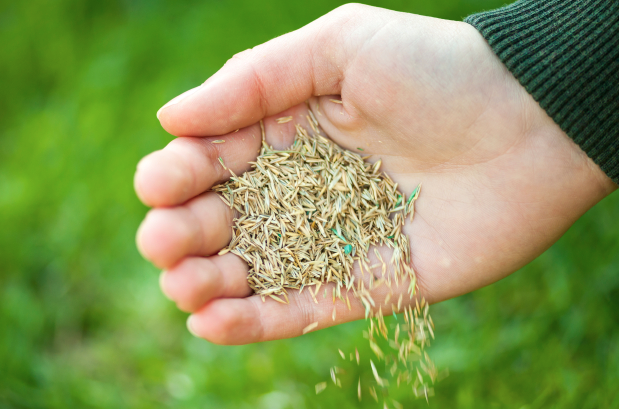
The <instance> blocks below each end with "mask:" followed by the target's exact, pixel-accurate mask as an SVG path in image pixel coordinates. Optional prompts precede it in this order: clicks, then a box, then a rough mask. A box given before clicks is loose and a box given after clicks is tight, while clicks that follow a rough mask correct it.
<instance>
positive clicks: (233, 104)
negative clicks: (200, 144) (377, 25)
mask: <svg viewBox="0 0 619 409" xmlns="http://www.w3.org/2000/svg"><path fill="white" fill-rule="evenodd" d="M368 9H369V10H368ZM372 9H374V8H371V7H368V6H360V5H346V6H343V7H340V8H338V9H336V10H334V11H332V12H331V13H329V14H327V15H325V16H323V17H321V18H319V19H318V20H315V21H314V22H312V23H310V24H308V25H307V26H305V27H303V28H301V29H299V30H296V31H293V32H291V33H288V34H285V35H283V36H281V37H278V38H275V39H273V40H271V41H269V42H267V43H264V44H262V45H259V46H257V47H254V48H252V49H249V50H246V51H243V52H241V53H239V54H237V55H235V56H234V57H232V59H230V60H229V61H228V62H227V63H226V64H225V65H224V66H223V67H222V68H221V69H220V70H219V71H218V72H217V73H215V74H214V75H213V76H212V77H211V78H209V79H208V80H207V81H206V82H205V83H204V84H202V85H201V86H199V87H197V88H194V89H192V90H190V91H187V92H186V93H184V94H182V95H180V96H179V97H176V98H175V99H173V100H172V101H170V102H169V103H168V104H166V105H164V107H163V108H161V109H160V110H159V112H158V113H157V117H158V118H159V120H160V122H161V125H162V126H163V128H164V129H165V130H166V131H168V132H169V133H171V134H173V135H176V136H211V135H222V134H225V133H227V132H231V131H234V130H236V129H239V128H243V127H245V126H248V125H251V124H254V123H256V122H257V121H258V120H260V119H261V118H264V117H265V116H268V115H273V114H276V113H279V112H281V111H283V110H285V109H287V108H290V107H292V106H294V105H297V104H299V103H301V102H303V101H305V100H307V99H308V98H309V97H311V96H318V95H334V94H341V84H342V81H343V78H344V72H345V69H346V66H347V63H348V61H350V60H351V58H350V56H351V55H354V53H355V49H356V48H357V47H358V46H357V45H356V43H357V42H355V41H354V39H355V38H358V37H359V36H358V35H357V34H359V33H358V31H357V30H352V31H354V32H355V33H352V34H354V35H353V36H351V35H349V34H351V33H350V31H351V30H350V28H352V27H355V26H358V23H359V20H360V19H361V20H369V17H371V15H370V10H372ZM361 31H363V30H361ZM351 37H352V41H351ZM361 37H363V36H361Z"/></svg>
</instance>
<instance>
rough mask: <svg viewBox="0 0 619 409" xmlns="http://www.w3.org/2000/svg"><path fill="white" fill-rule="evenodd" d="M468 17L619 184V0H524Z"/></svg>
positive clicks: (539, 98)
mask: <svg viewBox="0 0 619 409" xmlns="http://www.w3.org/2000/svg"><path fill="white" fill-rule="evenodd" d="M464 21H465V22H467V23H469V24H471V25H473V26H474V27H475V28H477V30H479V32H480V33H481V34H482V35H483V36H484V37H485V38H486V40H487V41H488V43H489V44H490V46H491V47H492V49H493V50H494V52H495V53H496V54H497V56H498V57H499V58H500V59H501V61H503V63H504V64H505V65H506V66H507V68H508V69H509V70H510V71H511V72H512V74H513V75H514V76H515V77H516V78H517V79H518V81H520V83H521V84H522V85H523V86H524V87H525V89H526V90H527V91H528V92H529V93H530V94H531V95H532V96H533V98H535V100H536V101H537V102H539V104H540V106H541V107H542V108H543V109H544V110H545V111H546V112H547V113H548V115H549V116H550V117H551V118H552V119H554V121H555V122H556V123H557V124H558V125H559V126H560V127H561V129H563V131H565V133H567V135H569V137H570V138H572V139H573V140H574V142H576V143H577V144H578V145H579V146H580V147H581V148H582V149H583V150H584V151H585V152H586V153H587V155H589V157H590V158H592V159H593V160H594V161H595V163H597V164H598V165H599V166H600V168H602V170H603V171H604V172H605V173H606V174H607V175H608V176H610V178H611V179H613V180H614V181H615V183H617V184H619V0H546V1H544V0H521V1H518V2H516V3H514V4H512V5H510V6H507V7H504V8H501V9H498V10H494V11H489V12H485V13H479V14H474V15H472V16H469V17H467V18H466V19H465V20H464Z"/></svg>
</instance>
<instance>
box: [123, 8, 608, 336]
mask: <svg viewBox="0 0 619 409" xmlns="http://www.w3.org/2000/svg"><path fill="white" fill-rule="evenodd" d="M331 100H336V101H340V100H341V101H342V103H341V104H339V103H336V102H333V101H331ZM305 101H308V103H309V107H310V108H311V109H312V111H313V113H314V115H315V117H316V118H317V120H318V122H319V123H320V126H321V128H322V129H324V131H325V132H326V133H327V134H328V135H329V136H330V137H331V138H332V139H333V140H334V141H335V142H336V143H338V144H339V145H341V146H342V147H344V148H347V149H350V150H353V151H356V152H359V151H358V150H357V148H358V147H361V148H362V149H363V154H368V155H369V154H371V155H373V156H372V158H371V159H370V160H372V161H374V160H378V159H379V158H380V159H382V161H383V170H384V171H385V172H387V173H388V174H389V175H391V177H392V178H393V179H394V180H395V181H396V182H398V183H399V185H400V188H401V190H402V191H403V192H404V193H406V194H409V193H410V192H411V191H412V190H413V189H414V187H415V186H416V185H417V184H418V183H419V182H423V189H422V193H421V196H420V198H419V200H418V201H417V205H416V213H415V218H414V221H413V222H412V223H410V222H409V223H407V225H406V226H405V232H406V233H407V234H408V235H409V237H410V241H411V252H412V264H413V266H414V269H415V271H416V273H417V277H418V282H419V294H420V296H423V297H425V298H426V299H427V300H428V301H429V302H431V303H436V302H439V301H442V300H446V299H449V298H452V297H456V296H458V295H461V294H465V293H467V292H470V291H473V290H475V289H478V288H480V287H483V286H486V285H488V284H491V283H493V282H495V281H497V280H500V279H501V278H503V277H505V276H507V275H509V274H511V273H513V272H514V271H516V270H517V269H519V268H520V267H522V266H524V265H525V264H527V263H529V262H530V261H531V260H533V259H534V258H536V257H537V256H539V255H540V254H541V253H542V252H543V251H545V250H546V249H547V248H548V247H550V246H551V245H552V244H553V243H554V242H555V241H556V240H557V239H559V237H561V235H563V233H565V231H566V230H567V229H568V228H569V227H570V226H571V225H572V224H573V223H574V222H575V221H576V220H577V219H578V218H579V217H580V216H582V215H583V214H584V213H585V212H586V211H587V210H589V209H590V208H591V207H593V206H594V205H595V204H596V203H597V202H599V201H600V200H601V199H603V198H604V197H605V196H607V195H608V194H610V193H611V192H612V191H614V190H615V189H616V188H617V186H616V185H615V184H614V183H613V182H612V180H610V178H608V177H607V176H606V175H605V174H604V173H603V172H602V171H601V170H600V168H599V167H598V166H597V165H595V163H593V161H592V160H591V159H589V158H588V157H587V156H586V154H585V153H584V152H583V151H582V150H581V149H580V148H579V147H578V146H577V145H575V144H574V143H573V142H572V141H571V139H570V138H569V137H568V136H567V135H566V134H565V133H564V132H563V131H562V130H561V129H560V128H559V127H558V126H557V125H556V124H555V123H554V122H553V120H552V119H551V118H549V117H548V115H547V114H546V113H545V111H544V110H543V109H541V108H540V106H539V105H538V104H537V103H536V102H535V101H534V100H533V98H532V97H531V96H530V95H529V94H528V93H527V92H526V91H525V89H524V88H523V87H522V86H521V85H520V84H519V83H518V81H517V80H516V79H515V78H514V77H513V76H512V75H511V74H510V73H509V71H507V70H506V68H505V67H504V65H503V64H502V63H501V61H500V60H499V59H498V58H497V57H496V56H495V55H494V54H493V52H492V50H491V49H490V47H489V46H488V44H487V43H486V41H485V40H484V39H483V37H481V35H480V34H479V33H478V32H477V31H476V30H475V29H474V28H473V27H472V26H470V25H468V24H466V23H461V22H453V21H445V20H439V19H433V18H428V17H422V16H417V15H412V14H405V13H398V12H393V11H389V10H384V9H378V8H372V7H369V6H361V5H347V6H343V7H340V8H338V9H336V10H334V11H333V12H331V13H329V14H327V15H325V16H323V17H321V18H320V19H318V20H316V21H314V22H312V23H310V24H309V25H307V26H305V27H303V28H301V29H299V30H297V31H294V32H292V33H289V34H286V35H284V36H281V37H278V38H276V39H274V40H271V41H269V42H267V43H265V44H262V45H259V46H257V47H255V48H253V49H251V50H247V51H244V52H242V53H240V54H237V55H236V56H234V57H233V58H232V59H230V60H229V61H228V62H227V63H226V64H225V65H224V67H223V68H221V69H220V70H219V71H218V72H217V73H216V74H215V75H213V76H212V77H211V78H209V79H208V80H207V81H206V82H205V83H204V84H202V85H201V86H199V87H198V88H195V89H193V90H191V91H190V92H187V93H185V94H184V95H181V96H180V97H178V98H177V99H175V100H173V101H171V103H169V104H167V105H166V106H164V107H163V108H162V109H161V110H160V111H159V112H158V115H157V116H158V118H159V120H160V122H161V125H162V126H163V128H164V129H165V130H166V131H168V132H169V133H171V134H172V135H175V136H178V137H179V138H177V139H175V140H173V141H172V142H171V143H170V144H169V145H168V146H166V147H165V148H164V149H162V150H160V151H157V152H154V153H152V154H150V155H148V156H146V157H145V158H144V159H142V161H141V162H140V163H139V165H138V169H137V172H136V175H135V188H136V192H137V194H138V196H139V198H140V199H141V200H142V201H143V202H144V203H145V204H146V205H148V206H151V207H153V209H152V210H151V211H150V212H149V213H148V215H147V216H146V218H145V220H144V221H143V223H142V225H141V226H140V229H139V231H138V234H137V244H138V248H139V249H140V251H141V253H142V254H143V255H144V257H146V258H147V259H148V260H150V261H151V262H152V263H153V264H154V265H155V266H157V267H159V268H161V269H163V270H164V271H163V273H162V275H161V280H160V282H161V287H162V290H163V293H164V294H165V295H166V296H167V297H169V298H170V299H172V300H173V301H174V302H176V304H177V305H178V307H179V308H180V309H182V310H183V311H187V312H190V313H192V314H191V316H190V319H189V321H188V325H189V328H190V330H191V331H192V333H194V334H195V335H196V336H199V337H202V338H205V339H207V340H209V341H211V342H215V343H220V344H247V343H252V342H260V341H266V340H273V339H281V338H287V337H294V336H298V335H301V334H302V331H303V328H305V327H306V326H307V325H309V324H311V323H313V322H318V327H317V329H321V328H325V327H327V326H331V325H335V324H340V323H344V322H348V321H352V320H356V319H360V318H363V314H364V309H363V307H362V306H361V305H360V304H359V303H356V302H353V303H352V304H353V305H352V310H351V311H349V310H348V308H347V307H346V306H345V304H344V303H341V302H339V303H338V305H337V315H336V319H335V321H333V320H332V311H333V304H332V300H331V299H330V298H329V297H327V298H326V299H325V298H323V297H322V296H319V297H318V304H316V303H314V301H313V300H312V298H311V297H310V295H309V293H308V292H307V291H305V292H304V293H302V294H300V295H299V294H298V292H296V291H291V292H290V293H289V298H290V305H283V304H280V303H277V302H275V301H273V300H270V299H267V301H266V302H262V300H261V299H260V298H259V297H258V296H255V295H252V292H251V290H250V289H249V287H248V285H247V282H246V274H247V271H248V266H247V265H246V264H245V263H244V262H243V261H242V260H240V259H239V258H237V257H236V256H234V255H232V254H225V255H223V256H219V255H217V252H218V251H219V250H220V249H221V248H223V247H224V246H225V245H226V244H227V243H228V242H229V240H230V237H231V225H232V218H233V214H232V213H231V212H230V209H229V208H227V207H226V206H225V205H224V204H223V202H222V201H221V200H220V199H219V198H217V197H216V196H215V194H214V193H212V192H209V189H210V187H211V186H213V185H214V184H217V183H220V182H223V181H225V180H226V179H227V178H228V177H229V176H230V174H229V173H227V172H226V171H224V169H223V168H222V167H221V165H220V164H219V162H218V159H217V158H218V157H221V158H222V159H223V161H224V162H225V164H226V165H227V166H228V167H230V168H231V169H232V170H233V171H234V172H235V173H237V174H239V173H242V172H243V171H246V170H248V169H249V165H248V162H249V161H252V160H254V159H255V158H256V155H257V153H258V150H259V147H260V139H261V138H260V127H259V125H258V121H259V120H260V119H262V118H264V123H265V128H266V135H267V141H268V143H269V144H271V145H273V146H274V147H276V148H285V147H286V146H287V145H289V144H290V143H291V142H292V140H293V137H294V124H295V123H300V124H302V125H303V126H305V127H308V126H307V121H306V119H305V115H306V113H307V109H308V108H307V105H306V103H305ZM288 115H292V116H293V118H294V120H293V121H291V122H288V123H286V124H278V123H276V121H275V120H276V119H277V118H280V117H282V116H288ZM237 129H238V131H236V130H237ZM235 131H236V132H235ZM217 139H223V140H225V141H226V142H225V143H221V144H213V143H212V141H213V140H217ZM386 291H387V290H386V289H384V288H383V289H379V290H377V291H376V294H375V297H376V299H377V300H378V301H380V300H382V299H383V298H384V297H385V295H386ZM397 291H399V290H398V289H396V293H395V295H394V297H393V298H397V296H398V293H397ZM403 291H405V290H403Z"/></svg>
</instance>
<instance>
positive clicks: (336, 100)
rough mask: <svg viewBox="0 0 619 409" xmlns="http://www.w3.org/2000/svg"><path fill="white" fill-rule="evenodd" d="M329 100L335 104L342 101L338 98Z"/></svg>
mask: <svg viewBox="0 0 619 409" xmlns="http://www.w3.org/2000/svg"><path fill="white" fill-rule="evenodd" d="M329 101H331V102H334V103H336V104H341V103H342V101H341V100H339V99H329Z"/></svg>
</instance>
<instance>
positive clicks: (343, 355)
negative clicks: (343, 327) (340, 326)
mask: <svg viewBox="0 0 619 409" xmlns="http://www.w3.org/2000/svg"><path fill="white" fill-rule="evenodd" d="M338 351H339V353H340V356H341V357H342V359H344V360H345V359H346V355H345V354H344V352H342V350H341V349H338Z"/></svg>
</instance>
